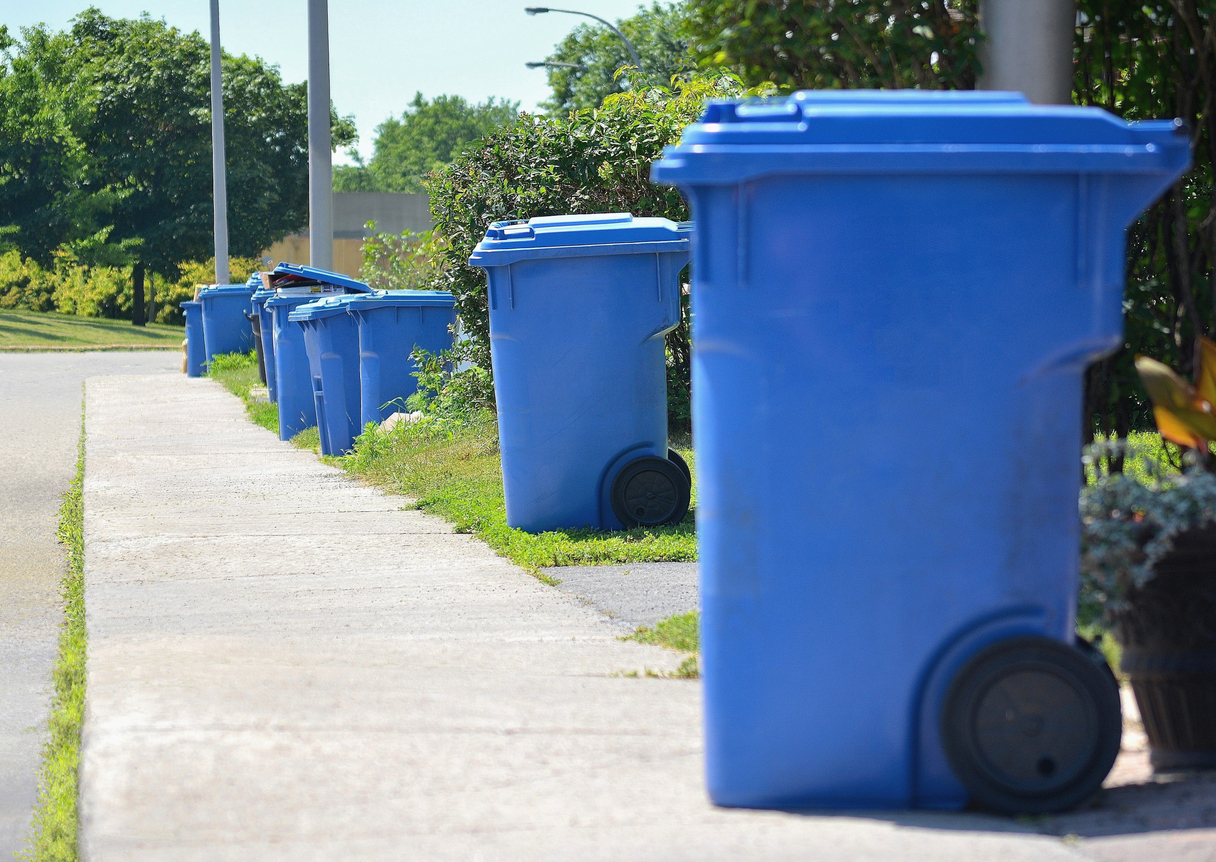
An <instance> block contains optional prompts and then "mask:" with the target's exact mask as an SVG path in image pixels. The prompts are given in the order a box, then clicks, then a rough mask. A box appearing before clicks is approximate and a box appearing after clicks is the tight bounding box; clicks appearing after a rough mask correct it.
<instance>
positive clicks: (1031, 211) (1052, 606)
mask: <svg viewBox="0 0 1216 862" xmlns="http://www.w3.org/2000/svg"><path fill="white" fill-rule="evenodd" d="M1188 164H1189V148H1188V134H1187V131H1186V129H1185V128H1183V127H1181V126H1180V125H1176V124H1174V123H1172V122H1146V123H1139V124H1137V123H1126V122H1123V121H1122V120H1119V119H1117V118H1116V117H1113V116H1111V115H1110V114H1107V113H1105V112H1103V111H1101V110H1098V109H1096V108H1079V107H1056V106H1051V107H1046V106H1036V105H1031V104H1028V103H1027V102H1026V101H1025V99H1024V98H1023V97H1022V96H1021V95H1020V94H1013V93H991V92H989V93H982V92H971V93H960V92H955V93H940V92H919V91H909V90H902V91H891V92H867V91H838V92H802V93H797V94H794V95H793V96H791V97H789V98H787V99H785V100H782V101H775V102H762V103H746V102H745V103H717V104H710V105H709V106H708V107H707V109H706V112H705V114H704V115H703V116H702V118H701V120H700V121H699V122H698V123H696V124H693V125H691V126H689V127H688V128H687V129H686V130H685V132H684V135H683V138H682V140H681V142H680V143H679V145H677V146H675V147H671V148H668V150H667V151H666V153H665V155H664V157H663V158H662V160H661V161H659V162H657V163H656V164H655V165H654V167H653V169H652V179H654V180H655V181H657V182H661V183H670V184H675V185H677V186H679V188H680V190H681V191H682V192H683V194H684V195H685V197H686V198H687V199H688V201H689V203H690V205H691V207H692V211H693V216H694V218H695V220H696V226H697V229H696V236H695V238H694V252H693V264H692V272H693V284H692V300H693V305H692V313H693V321H694V324H693V326H694V331H693V340H694V348H693V356H694V358H693V380H692V387H693V388H692V392H693V438H694V441H695V445H696V448H697V468H698V473H697V482H698V510H697V533H698V541H699V546H700V556H699V561H700V578H701V593H700V597H701V607H702V617H701V649H702V663H701V670H702V676H703V679H704V702H705V733H706V765H707V780H708V784H709V792H710V795H711V797H712V798H713V800H714V801H715V802H716V803H718V804H720V805H727V806H744V807H756V808H906V807H925V808H947V809H950V808H959V807H961V806H963V805H964V804H965V803H966V801H967V799H968V797H969V796H970V797H972V798H975V799H977V800H978V801H980V802H981V803H983V804H985V805H987V806H989V807H992V808H996V809H998V810H1003V811H1026V812H1035V811H1053V810H1060V809H1062V808H1066V807H1069V806H1071V805H1074V804H1076V803H1078V802H1079V801H1081V800H1082V799H1084V798H1085V797H1086V796H1088V795H1089V794H1090V793H1091V792H1093V791H1094V790H1095V789H1096V788H1097V787H1098V786H1099V785H1100V784H1101V781H1102V780H1103V778H1104V777H1105V775H1106V772H1107V771H1108V770H1109V768H1110V765H1111V764H1112V763H1113V761H1114V757H1115V755H1116V754H1117V753H1118V747H1119V733H1120V717H1119V701H1118V691H1117V687H1116V686H1115V685H1114V682H1113V677H1112V676H1110V673H1109V669H1108V668H1106V666H1105V662H1104V661H1102V660H1101V658H1100V656H1096V655H1095V651H1093V650H1092V649H1088V650H1086V649H1084V647H1085V645H1084V644H1083V643H1080V644H1077V645H1076V646H1074V645H1073V644H1074V613H1075V604H1076V590H1077V564H1078V562H1077V561H1078V519H1077V495H1078V491H1079V481H1080V467H1079V462H1078V455H1079V449H1080V441H1081V422H1082V383H1083V375H1084V372H1085V368H1086V366H1087V364H1088V363H1090V362H1092V361H1093V360H1094V359H1097V358H1098V357H1101V356H1103V355H1105V354H1107V353H1109V352H1110V351H1112V350H1114V349H1116V348H1117V347H1118V345H1119V344H1120V343H1121V341H1122V318H1121V313H1122V297H1123V272H1124V230H1125V227H1126V226H1127V225H1128V224H1129V223H1130V222H1131V221H1132V220H1133V219H1134V218H1135V217H1136V215H1137V214H1138V213H1139V212H1140V211H1141V210H1142V209H1144V207H1146V206H1147V205H1149V204H1150V203H1151V202H1152V201H1153V200H1154V199H1155V198H1156V197H1157V196H1158V195H1159V194H1160V193H1161V192H1162V191H1163V190H1165V189H1166V188H1168V187H1169V186H1170V185H1171V184H1172V183H1173V182H1174V181H1175V180H1176V179H1177V178H1178V177H1179V176H1180V175H1181V174H1182V173H1183V172H1184V171H1185V169H1186V168H1187V166H1188Z"/></svg>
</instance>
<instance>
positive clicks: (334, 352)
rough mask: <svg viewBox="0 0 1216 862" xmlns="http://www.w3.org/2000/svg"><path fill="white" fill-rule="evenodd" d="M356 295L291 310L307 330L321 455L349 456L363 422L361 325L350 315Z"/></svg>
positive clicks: (293, 317) (333, 297)
mask: <svg viewBox="0 0 1216 862" xmlns="http://www.w3.org/2000/svg"><path fill="white" fill-rule="evenodd" d="M354 299H355V296H354V295H340V296H330V297H326V298H325V299H318V300H316V301H315V302H310V303H308V304H307V305H301V306H299V307H298V308H296V309H295V310H294V311H292V312H291V314H290V320H291V322H292V323H295V324H298V325H299V326H300V328H301V329H302V330H303V333H304V346H305V349H306V351H307V353H308V368H309V374H310V375H311V378H312V394H313V400H314V402H315V404H316V415H317V430H318V431H319V432H320V436H321V454H322V455H342V454H345V453H346V452H347V451H348V450H349V449H350V448H351V446H352V445H353V444H354V441H355V437H356V436H358V434H359V431H360V430H361V426H360V425H359V410H360V405H359V328H358V325H357V324H356V323H355V319H354V318H353V317H351V316H350V315H349V314H348V313H347V308H348V306H349V305H350V303H351V301H352V300H354Z"/></svg>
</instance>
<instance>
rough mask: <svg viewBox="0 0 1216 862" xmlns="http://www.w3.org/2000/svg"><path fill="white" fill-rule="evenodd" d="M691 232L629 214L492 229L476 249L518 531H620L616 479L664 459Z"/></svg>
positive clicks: (510, 506)
mask: <svg viewBox="0 0 1216 862" xmlns="http://www.w3.org/2000/svg"><path fill="white" fill-rule="evenodd" d="M689 233H690V228H689V227H688V226H687V225H677V224H676V223H675V222H672V221H668V220H667V219H659V218H638V219H634V218H633V217H632V216H630V215H629V214H628V213H623V214H622V213H610V214H605V215H599V216H552V217H546V218H538V219H532V220H531V221H530V222H528V223H509V222H499V223H496V224H494V225H492V226H491V227H490V229H489V231H487V233H486V238H485V239H484V240H482V242H481V243H479V244H478V246H477V248H476V249H475V250H474V252H473V255H472V257H471V258H470V259H469V263H470V265H472V266H480V267H484V268H485V270H486V273H487V277H488V280H489V300H490V352H491V361H492V363H493V366H494V393H495V398H496V400H497V404H498V433H499V445H500V449H501V452H502V473H503V487H504V492H505V495H506V506H507V523H508V524H509V525H511V526H512V527H519V528H521V529H523V530H527V531H529V532H541V531H543V530H560V529H567V528H579V527H593V528H596V529H607V530H613V529H620V528H621V527H622V524H621V523H620V521H619V520H618V519H617V517H616V515H615V514H613V511H612V506H611V505H610V502H609V499H608V494H609V491H610V490H611V487H612V480H613V479H614V478H616V473H617V471H619V469H620V468H621V467H622V466H624V464H625V463H627V462H628V461H629V460H631V459H633V458H636V457H640V456H642V455H656V456H658V457H660V458H666V457H667V377H666V367H665V364H664V343H663V336H664V335H665V334H666V333H667V332H669V331H670V330H671V329H673V328H674V327H675V326H676V324H677V323H679V319H680V296H679V289H680V287H679V273H680V270H681V269H682V268H683V267H684V264H685V263H686V262H687V261H688V235H689Z"/></svg>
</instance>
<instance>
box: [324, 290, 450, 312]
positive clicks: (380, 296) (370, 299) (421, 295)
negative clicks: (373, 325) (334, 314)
mask: <svg viewBox="0 0 1216 862" xmlns="http://www.w3.org/2000/svg"><path fill="white" fill-rule="evenodd" d="M455 304H456V297H455V296H453V295H452V294H450V293H448V292H447V291H446V290H377V291H376V292H375V293H365V294H360V295H358V296H351V297H350V301H349V306H348V307H349V309H350V310H351V311H357V310H359V309H368V310H370V309H373V308H384V307H386V306H393V305H399V306H409V307H411V308H417V307H419V306H425V307H428V308H429V307H438V308H451V307H452V306H454V305H455Z"/></svg>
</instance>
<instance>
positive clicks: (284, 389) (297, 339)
mask: <svg viewBox="0 0 1216 862" xmlns="http://www.w3.org/2000/svg"><path fill="white" fill-rule="evenodd" d="M315 299H316V297H315V296H308V295H304V296H292V295H288V294H282V293H280V294H277V295H275V296H272V297H270V298H269V299H267V300H266V308H268V309H269V310H270V314H271V318H272V326H271V332H273V333H274V376H275V389H276V391H277V395H278V405H279V439H280V440H290V439H291V438H292V437H294V436H296V435H297V434H299V433H300V432H301V431H303V430H304V429H305V428H311V427H312V426H314V425H316V424H317V408H316V402H315V401H314V399H313V396H312V374H311V372H310V371H309V367H308V351H307V349H306V348H305V346H304V330H302V329H301V328H300V326H299V324H297V323H292V322H290V321H289V320H288V319H287V317H288V315H289V314H290V313H291V310H292V309H294V308H297V307H298V306H301V305H305V304H306V303H309V302H313V301H314V300H315Z"/></svg>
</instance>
